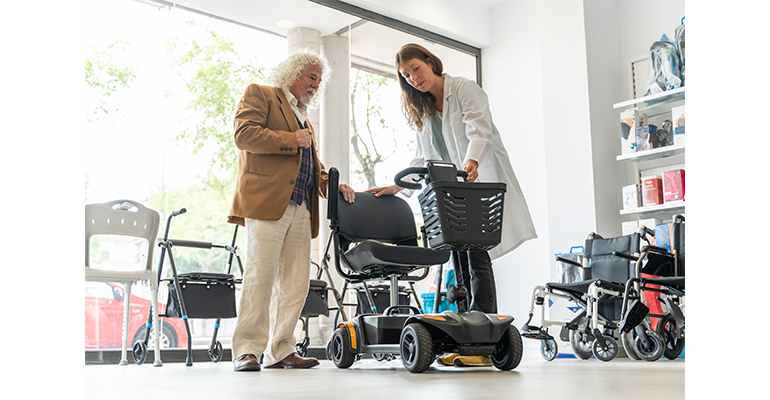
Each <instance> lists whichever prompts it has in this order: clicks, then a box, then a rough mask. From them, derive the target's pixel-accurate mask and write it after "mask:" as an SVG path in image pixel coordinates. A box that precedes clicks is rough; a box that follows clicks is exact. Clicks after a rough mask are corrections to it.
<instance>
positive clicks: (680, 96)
mask: <svg viewBox="0 0 770 400" xmlns="http://www.w3.org/2000/svg"><path fill="white" fill-rule="evenodd" d="M684 89H685V88H684V87H680V88H677V89H673V90H667V91H665V92H661V93H656V94H651V95H649V96H644V97H640V98H638V99H633V100H628V101H624V102H621V103H615V104H614V105H613V108H614V109H616V110H617V109H619V108H628V107H632V106H637V107H652V106H655V105H658V104H663V103H671V102H674V101H680V100H684Z"/></svg>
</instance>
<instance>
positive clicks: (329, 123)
mask: <svg viewBox="0 0 770 400" xmlns="http://www.w3.org/2000/svg"><path fill="white" fill-rule="evenodd" d="M321 54H323V55H324V57H326V59H327V60H328V61H329V64H330V66H331V69H332V73H331V76H328V75H326V74H324V79H328V80H329V85H328V86H327V87H326V90H325V91H324V94H323V97H322V98H321V110H320V111H321V125H320V129H319V132H318V137H317V139H318V147H319V152H320V154H319V157H320V158H321V161H322V162H323V163H324V165H325V166H326V169H327V170H329V169H331V168H332V167H335V168H337V170H339V172H340V183H349V182H350V180H349V177H350V172H349V171H350V43H349V40H348V38H347V37H344V36H334V35H330V36H324V37H323V38H321ZM320 205H321V232H320V233H319V235H318V245H319V247H320V248H319V249H318V250H319V251H318V253H317V254H318V255H319V258H318V259H319V260H322V259H323V258H322V257H324V255H325V252H324V251H325V250H326V243H327V242H328V241H329V220H328V219H326V205H327V202H326V201H325V200H323V199H322V200H321V202H320ZM330 255H331V257H332V259H331V260H330V263H329V268H330V269H331V276H332V277H334V285H335V287H336V288H337V290H339V289H341V288H342V278H341V277H340V276H339V275H338V274H337V273H336V272H335V271H334V252H333V251H331V250H330ZM323 278H324V279H327V277H325V276H324V277H323ZM329 302H330V303H332V304H333V299H331V298H330V300H329ZM329 334H330V333H329Z"/></svg>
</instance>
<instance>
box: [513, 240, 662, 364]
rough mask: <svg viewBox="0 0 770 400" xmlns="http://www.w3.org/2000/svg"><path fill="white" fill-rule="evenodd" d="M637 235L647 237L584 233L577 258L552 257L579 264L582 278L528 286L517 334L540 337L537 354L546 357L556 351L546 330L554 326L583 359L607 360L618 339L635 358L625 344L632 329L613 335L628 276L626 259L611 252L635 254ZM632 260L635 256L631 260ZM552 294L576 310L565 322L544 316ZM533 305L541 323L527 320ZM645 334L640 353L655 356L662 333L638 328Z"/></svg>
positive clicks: (630, 274)
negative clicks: (527, 305)
mask: <svg viewBox="0 0 770 400" xmlns="http://www.w3.org/2000/svg"><path fill="white" fill-rule="evenodd" d="M642 240H645V241H646V240H648V239H647V237H646V235H645V232H643V231H641V230H640V231H639V232H634V233H632V234H630V235H626V236H620V237H615V238H603V237H601V236H600V235H598V234H596V233H593V232H592V233H590V234H589V235H588V237H587V238H586V241H585V252H584V256H583V259H582V263H579V262H576V261H573V260H571V259H567V258H564V257H560V256H557V260H558V261H560V262H563V263H566V264H568V265H573V266H575V267H579V268H582V269H583V274H582V276H583V277H584V280H581V281H578V282H568V283H559V282H550V283H546V284H545V285H541V286H536V287H535V288H534V289H533V291H532V298H531V302H530V308H529V319H528V320H527V322H526V323H525V324H524V325H523V326H522V337H525V338H528V339H535V340H540V353H541V355H542V357H543V358H544V359H545V360H546V361H553V360H554V359H555V358H556V357H557V355H558V345H557V343H556V340H555V338H554V336H552V335H551V334H550V333H549V329H550V327H551V326H560V327H561V331H560V333H559V336H560V338H562V339H565V338H567V337H568V338H569V342H570V345H571V347H572V350H573V351H574V354H575V356H576V357H577V358H580V359H583V360H586V359H589V358H591V356H595V357H596V358H597V359H599V360H601V361H611V360H612V359H614V358H615V357H616V356H617V354H618V353H619V347H618V341H619V340H620V341H621V342H622V343H623V344H624V349H626V352H627V353H628V354H629V357H632V358H634V357H639V356H637V352H633V353H632V351H633V350H629V349H630V348H631V346H626V345H625V343H626V342H628V341H632V336H631V335H632V334H631V333H629V332H624V333H623V334H620V335H619V333H620V332H619V330H618V323H619V322H620V320H621V317H622V303H623V293H624V289H625V284H626V282H627V281H628V280H629V279H630V278H631V277H633V276H634V266H633V265H632V260H631V259H629V258H627V257H622V256H619V255H618V254H617V253H618V252H620V253H624V254H632V253H633V254H638V251H639V246H640V243H641V241H642ZM634 260H635V259H634ZM552 298H560V299H565V300H567V301H569V302H571V303H574V304H575V305H576V306H577V307H578V308H579V310H580V312H579V313H577V314H576V315H575V316H574V317H573V318H572V319H571V320H569V321H558V320H548V319H546V318H545V307H546V304H548V301H550V299H552ZM535 306H540V307H541V318H540V320H541V324H542V325H541V326H535V325H532V324H531V322H532V318H533V315H534V310H535ZM641 337H643V338H645V340H646V341H645V342H644V344H645V345H646V346H647V347H645V348H644V349H645V352H644V355H643V357H645V358H649V359H652V358H655V357H656V356H657V358H660V355H661V354H662V350H663V344H662V338H660V336H659V335H658V334H657V333H656V332H655V331H652V330H650V329H649V327H648V328H647V329H641Z"/></svg>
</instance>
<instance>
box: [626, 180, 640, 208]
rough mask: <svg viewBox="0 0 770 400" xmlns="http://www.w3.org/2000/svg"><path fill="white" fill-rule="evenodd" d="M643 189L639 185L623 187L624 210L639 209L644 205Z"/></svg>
mask: <svg viewBox="0 0 770 400" xmlns="http://www.w3.org/2000/svg"><path fill="white" fill-rule="evenodd" d="M641 199H642V188H641V187H640V186H639V185H638V184H633V185H627V186H623V209H624V210H630V209H632V208H639V207H640V206H641V205H642V203H641Z"/></svg>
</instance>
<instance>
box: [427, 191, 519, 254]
mask: <svg viewBox="0 0 770 400" xmlns="http://www.w3.org/2000/svg"><path fill="white" fill-rule="evenodd" d="M505 190H506V186H505V184H504V183H470V182H454V181H433V182H430V183H428V185H427V186H426V188H425V190H424V191H423V192H422V193H421V194H420V195H419V196H418V199H419V200H420V208H421V210H422V218H423V221H424V223H425V234H426V237H427V239H428V244H429V245H430V247H431V248H433V249H435V250H489V249H492V248H494V247H495V246H497V245H498V244H500V238H501V236H502V227H503V200H504V197H505Z"/></svg>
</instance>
